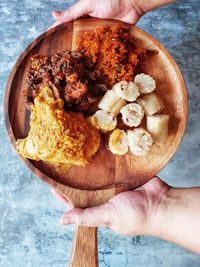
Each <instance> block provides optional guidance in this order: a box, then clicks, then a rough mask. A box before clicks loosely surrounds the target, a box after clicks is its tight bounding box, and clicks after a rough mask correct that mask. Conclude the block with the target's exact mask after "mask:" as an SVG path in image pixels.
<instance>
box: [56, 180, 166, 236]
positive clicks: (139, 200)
mask: <svg viewBox="0 0 200 267" xmlns="http://www.w3.org/2000/svg"><path fill="white" fill-rule="evenodd" d="M169 189H170V186H168V185H167V184H166V183H164V182H163V181H162V180H160V179H159V178H157V177H154V178H153V179H151V180H150V181H149V182H147V183H146V184H144V185H143V186H141V187H139V188H137V189H136V190H133V191H127V192H123V193H120V194H118V195H117V196H115V197H113V198H112V199H110V200H109V201H108V202H107V203H105V204H103V205H101V206H98V207H94V208H87V209H79V208H72V209H71V210H69V211H68V212H66V213H65V214H64V215H63V216H62V218H61V223H62V224H77V225H85V226H90V227H97V226H105V227H109V228H110V229H112V230H114V231H115V232H118V233H120V234H123V235H139V234H148V233H150V232H151V229H150V228H151V226H152V224H153V223H154V217H155V215H156V211H157V209H158V206H159V203H160V202H161V201H162V199H163V197H164V196H165V194H166V193H167V192H168V190H169ZM54 195H56V196H57V197H58V198H59V199H60V200H63V201H64V202H65V203H66V202H67V200H66V199H64V198H63V197H62V196H61V195H59V194H58V192H57V191H55V190H54Z"/></svg>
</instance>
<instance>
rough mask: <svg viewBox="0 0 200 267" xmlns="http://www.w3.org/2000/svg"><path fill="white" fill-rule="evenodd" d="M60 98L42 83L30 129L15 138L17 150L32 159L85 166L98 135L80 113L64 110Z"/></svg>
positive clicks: (97, 146) (93, 150) (34, 106)
mask: <svg viewBox="0 0 200 267" xmlns="http://www.w3.org/2000/svg"><path fill="white" fill-rule="evenodd" d="M63 106H64V101H63V100H62V99H60V98H58V99H55V98H54V94H53V91H52V90H51V89H50V88H49V87H47V86H44V87H43V88H41V90H40V92H39V95H38V96H36V98H35V99H34V104H33V105H32V107H31V109H32V110H31V119H30V131H29V133H28V136H27V137H26V138H24V139H19V140H17V142H16V148H17V151H18V153H19V154H21V155H22V156H23V157H25V158H29V159H33V160H43V161H47V162H50V163H54V164H57V163H64V164H70V165H80V166H85V165H86V163H87V162H88V161H89V160H90V159H91V157H92V155H94V154H95V153H96V152H97V150H98V148H99V144H100V136H99V132H98V130H97V129H95V128H94V127H93V126H92V125H91V124H90V123H89V122H88V121H87V120H86V119H85V118H84V117H83V115H82V114H81V113H78V112H77V113H75V112H65V111H64V110H63Z"/></svg>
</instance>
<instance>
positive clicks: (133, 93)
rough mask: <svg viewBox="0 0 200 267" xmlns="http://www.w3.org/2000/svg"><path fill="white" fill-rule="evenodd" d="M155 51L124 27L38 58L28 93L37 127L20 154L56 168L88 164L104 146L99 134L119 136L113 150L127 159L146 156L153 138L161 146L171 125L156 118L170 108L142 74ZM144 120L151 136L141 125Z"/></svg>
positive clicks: (22, 141) (99, 32)
mask: <svg viewBox="0 0 200 267" xmlns="http://www.w3.org/2000/svg"><path fill="white" fill-rule="evenodd" d="M150 54H155V51H150V50H148V49H146V48H142V47H136V45H135V40H134V38H133V37H132V36H131V34H130V28H129V27H127V26H124V25H123V24H118V25H114V26H106V27H99V28H97V29H96V30H95V31H92V32H91V31H90V32H85V33H84V34H82V35H81V36H80V37H79V38H78V41H77V50H76V51H68V50H66V51H60V52H58V53H56V54H53V55H51V56H42V55H33V56H32V57H31V62H30V63H31V64H30V69H29V71H28V73H27V92H26V104H27V108H29V110H30V111H31V120H30V126H31V127H30V131H29V133H28V137H26V138H24V139H19V140H18V141H17V143H16V146H17V150H18V152H19V153H20V154H21V155H22V156H24V157H26V158H30V159H33V160H44V161H47V162H50V163H52V164H69V165H80V166H85V164H86V163H87V162H88V161H89V160H90V158H91V157H92V155H94V154H95V153H96V152H97V150H98V148H99V145H100V134H99V131H101V132H102V133H103V134H105V133H108V132H111V131H112V133H111V134H110V137H109V141H108V145H109V148H110V151H111V152H112V153H114V154H117V155H125V154H126V153H127V152H128V146H130V150H131V152H132V154H134V155H136V156H144V155H146V154H147V152H148V151H149V149H150V146H151V145H152V143H153V139H152V137H153V138H154V141H155V143H156V142H161V141H163V140H164V139H165V138H166V137H167V135H168V120H169V116H168V115H154V114H156V113H159V112H161V111H162V110H163V108H164V105H163V103H162V100H161V99H160V98H159V96H158V95H157V94H156V93H155V92H153V91H154V90H155V89H156V81H155V80H154V78H153V77H151V76H150V75H148V74H145V73H141V72H143V71H142V68H143V66H144V60H145V58H146V57H147V56H148V55H150ZM127 102H128V103H127ZM79 112H81V113H79ZM119 114H120V115H119ZM152 115H153V116H152ZM144 117H145V120H146V119H147V123H146V124H147V127H146V128H147V130H148V132H147V131H146V130H145V129H144V128H141V126H140V124H141V123H143V122H144V123H143V124H142V125H145V121H143V118H144ZM120 120H121V122H120ZM118 122H119V123H118ZM122 122H123V124H122ZM117 125H118V127H119V128H120V129H118V128H117V129H116V127H117ZM127 126H128V129H129V130H128V131H127V134H126V132H125V129H127ZM138 126H139V127H140V128H136V129H131V128H133V127H134V128H135V127H138ZM123 127H124V128H123ZM150 134H151V135H152V137H151V135H150Z"/></svg>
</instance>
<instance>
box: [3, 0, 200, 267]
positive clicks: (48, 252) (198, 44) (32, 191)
mask: <svg viewBox="0 0 200 267" xmlns="http://www.w3.org/2000/svg"><path fill="white" fill-rule="evenodd" d="M73 2H74V1H67V0H65V1H64V0H60V1H56V0H50V1H49V0H0V267H11V266H12V267H29V266H31V267H38V266H42V267H47V266H48V267H49V266H52V267H64V266H66V262H68V260H69V256H70V250H71V244H72V238H73V227H72V226H67V227H63V226H60V225H59V217H60V215H61V214H62V212H63V211H64V210H65V209H66V207H65V206H64V205H63V204H61V203H60V202H58V201H57V200H56V199H55V198H54V197H52V195H51V193H50V191H49V188H48V187H47V186H46V185H44V184H43V183H42V182H40V181H39V180H37V179H36V178H35V177H33V175H32V174H30V172H29V171H28V170H27V169H26V168H25V167H24V166H23V165H22V163H21V162H20V161H19V159H18V158H17V156H16V155H15V153H14V152H13V150H12V148H11V146H10V145H9V142H8V139H7V137H6V132H5V127H4V122H3V107H2V104H3V95H4V91H5V84H6V80H7V77H8V75H9V72H10V71H11V68H12V66H13V64H14V62H15V60H16V58H17V56H18V55H19V53H20V52H21V51H22V50H23V49H24V48H25V47H26V46H27V45H28V44H29V43H30V42H31V41H32V40H33V39H34V38H35V37H36V36H38V35H39V34H41V33H42V32H44V31H45V30H46V29H47V28H48V27H49V26H50V25H51V24H52V23H53V18H52V17H51V11H53V10H59V9H64V8H66V7H67V6H69V5H71V4H72V3H73ZM138 26H139V27H141V28H143V29H144V30H145V31H147V32H149V33H150V34H152V35H153V36H154V37H155V38H157V39H158V40H160V41H161V42H162V43H163V44H164V45H165V46H166V47H167V48H168V50H169V52H170V53H171V54H172V56H173V57H174V58H175V60H176V61H177V63H178V65H179V67H180V69H181V71H182V73H183V75H184V78H185V81H186V84H187V88H188V95H189V120H188V127H187V131H186V134H185V137H184V139H183V141H182V144H181V146H180V147H179V149H178V151H177V153H176V155H175V156H174V158H173V159H172V160H171V162H170V163H169V164H168V165H167V166H166V167H165V168H164V169H163V170H162V171H161V173H160V177H162V178H163V179H164V180H165V181H167V182H169V183H170V184H172V185H174V186H195V185H200V160H199V159H200V134H199V133H200V123H199V121H200V120H199V113H200V86H199V84H200V63H199V62H200V1H199V0H190V1H187V0H186V1H179V2H177V3H176V4H172V5H169V6H167V7H164V8H160V9H158V10H156V11H153V12H151V13H149V14H146V15H145V16H144V17H143V18H142V19H141V20H140V22H139V23H138ZM99 262H100V267H106V266H107V267H108V266H111V267H112V266H115V267H121V266H126V267H132V266H136V267H137V266H140V267H146V266H150V267H157V266H158V267H159V266H164V267H172V266H176V267H188V266H192V267H199V266H200V256H198V255H195V254H193V253H191V252H189V251H186V250H184V249H182V248H180V247H177V246H176V245H174V244H171V243H168V242H165V241H162V240H159V239H156V238H150V237H139V236H137V237H133V238H126V237H122V236H119V235H117V234H115V233H113V232H111V231H109V230H105V229H99ZM80 267H82V266H80Z"/></svg>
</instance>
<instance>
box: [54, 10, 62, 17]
mask: <svg viewBox="0 0 200 267" xmlns="http://www.w3.org/2000/svg"><path fill="white" fill-rule="evenodd" d="M53 15H55V16H57V17H59V16H61V15H62V12H61V11H54V12H53Z"/></svg>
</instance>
